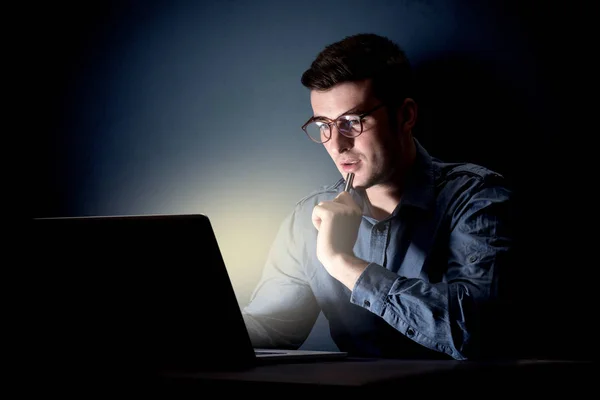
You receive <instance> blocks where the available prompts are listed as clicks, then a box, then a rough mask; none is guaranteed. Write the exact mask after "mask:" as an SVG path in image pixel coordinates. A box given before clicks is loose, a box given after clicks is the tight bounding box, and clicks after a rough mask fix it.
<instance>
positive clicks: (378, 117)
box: [310, 81, 400, 189]
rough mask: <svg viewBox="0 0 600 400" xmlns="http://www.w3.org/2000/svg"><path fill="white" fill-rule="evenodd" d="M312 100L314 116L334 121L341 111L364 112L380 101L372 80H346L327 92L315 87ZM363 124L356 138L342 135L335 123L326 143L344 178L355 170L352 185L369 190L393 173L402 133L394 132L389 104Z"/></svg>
mask: <svg viewBox="0 0 600 400" xmlns="http://www.w3.org/2000/svg"><path fill="white" fill-rule="evenodd" d="M310 102H311V105H312V109H313V114H314V116H315V117H317V116H319V117H327V118H330V119H332V120H335V119H337V118H338V117H340V116H341V115H342V114H355V115H357V114H361V113H363V112H366V111H369V110H371V109H372V108H374V107H375V106H377V105H378V104H380V103H381V101H380V100H378V99H377V98H375V97H374V96H373V94H372V89H371V83H370V81H361V82H344V83H341V84H338V85H336V86H334V87H333V88H331V89H329V90H327V91H316V90H312V91H311V94H310ZM362 124H363V131H362V134H361V135H360V136H358V137H356V138H348V137H345V136H343V135H341V134H340V133H339V132H338V130H337V128H336V127H335V125H333V124H332V128H331V129H332V132H331V139H330V140H329V141H328V142H326V143H324V144H323V146H325V149H326V150H327V152H328V153H329V155H330V156H331V158H332V160H333V162H334V163H335V165H336V166H337V168H338V170H339V171H340V173H341V174H342V176H343V177H346V175H347V174H348V172H354V181H353V186H354V187H356V188H364V189H367V188H369V187H371V186H374V185H377V184H382V183H386V182H387V180H388V179H389V178H390V175H391V174H392V173H393V172H394V168H395V167H396V166H397V164H398V157H399V155H400V148H399V146H400V145H399V143H400V141H399V134H400V133H399V132H397V131H396V132H393V131H391V127H390V120H389V114H388V112H387V108H386V107H381V108H379V109H377V110H375V111H374V112H373V113H372V114H369V115H368V116H366V117H365V118H364V119H363V122H362Z"/></svg>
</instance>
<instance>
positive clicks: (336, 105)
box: [310, 81, 374, 118]
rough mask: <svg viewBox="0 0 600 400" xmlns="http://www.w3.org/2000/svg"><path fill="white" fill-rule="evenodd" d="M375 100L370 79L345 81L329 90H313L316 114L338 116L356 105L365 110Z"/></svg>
mask: <svg viewBox="0 0 600 400" xmlns="http://www.w3.org/2000/svg"><path fill="white" fill-rule="evenodd" d="M373 102H374V99H373V93H372V87H371V82H370V81H358V82H343V83H340V84H338V85H336V86H334V87H332V88H331V89H328V90H311V92H310V103H311V106H312V109H313V114H314V116H318V117H328V118H336V117H337V116H339V115H340V114H343V113H345V112H347V111H349V110H351V109H354V108H356V107H359V108H361V109H360V110H358V111H364V110H363V108H364V107H367V106H368V105H370V104H371V103H373Z"/></svg>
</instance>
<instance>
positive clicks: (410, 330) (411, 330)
mask: <svg viewBox="0 0 600 400" xmlns="http://www.w3.org/2000/svg"><path fill="white" fill-rule="evenodd" d="M406 336H408V337H413V336H415V331H414V330H413V328H408V329H407V330H406Z"/></svg>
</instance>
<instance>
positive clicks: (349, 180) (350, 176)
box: [344, 172, 354, 192]
mask: <svg viewBox="0 0 600 400" xmlns="http://www.w3.org/2000/svg"><path fill="white" fill-rule="evenodd" d="M353 180H354V173H352V172H348V175H346V187H345V188H344V192H350V189H352V181H353Z"/></svg>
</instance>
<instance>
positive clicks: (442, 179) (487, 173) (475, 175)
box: [433, 160, 510, 193]
mask: <svg viewBox="0 0 600 400" xmlns="http://www.w3.org/2000/svg"><path fill="white" fill-rule="evenodd" d="M433 165H434V171H435V185H436V188H437V189H438V193H439V192H443V191H448V190H450V191H458V192H461V191H469V192H471V191H476V190H478V189H479V190H483V189H486V188H497V189H502V190H503V191H506V192H507V193H509V192H510V188H509V183H508V181H507V180H506V178H505V177H504V176H503V175H502V174H500V173H499V172H497V171H494V170H492V169H490V168H487V167H485V166H482V165H478V164H474V163H468V162H462V163H447V162H441V161H439V160H434V163H433Z"/></svg>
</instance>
